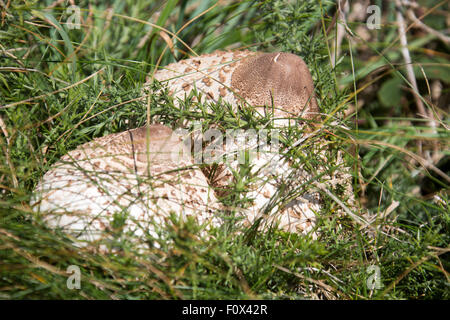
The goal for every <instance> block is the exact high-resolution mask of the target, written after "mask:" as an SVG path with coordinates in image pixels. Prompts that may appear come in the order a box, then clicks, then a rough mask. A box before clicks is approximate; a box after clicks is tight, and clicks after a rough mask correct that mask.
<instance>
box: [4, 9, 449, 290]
mask: <svg viewBox="0 0 450 320" xmlns="http://www.w3.org/2000/svg"><path fill="white" fill-rule="evenodd" d="M375 2H376V1H375ZM425 2H426V3H424V4H422V5H423V6H425V7H427V8H434V7H435V6H436V5H438V4H439V2H438V1H425ZM53 4H54V5H53ZM377 4H379V5H381V4H382V3H381V1H378V2H377ZM78 5H79V7H80V8H81V15H82V20H81V28H80V29H69V28H68V26H67V24H65V22H66V21H67V19H68V17H69V16H70V13H67V11H66V8H67V7H66V5H65V3H63V2H53V1H16V2H11V3H9V2H8V6H7V7H0V8H1V11H0V12H1V13H2V14H1V15H0V23H1V30H0V50H1V55H0V91H1V93H0V121H1V122H0V129H1V134H0V146H1V149H2V152H1V153H0V159H1V162H0V248H1V250H0V257H1V259H0V298H2V299H37V298H44V299H248V298H262V299H302V298H323V299H449V293H450V290H449V273H448V269H449V266H450V261H449V250H450V248H449V237H450V236H449V235H450V214H449V208H448V200H449V199H448V197H449V194H448V185H449V183H448V180H445V178H444V177H442V175H439V174H437V173H436V172H437V170H435V168H436V167H439V168H442V170H443V171H444V175H447V177H448V166H447V169H445V167H442V166H440V164H439V162H438V161H437V160H436V161H435V159H445V157H448V156H449V152H448V150H449V148H448V145H449V144H448V141H449V137H450V134H449V131H448V125H449V121H448V120H449V119H448V105H449V104H448V97H449V91H448V82H449V79H448V70H449V69H448V66H449V60H450V58H449V56H448V44H445V43H443V42H442V41H440V40H439V39H437V38H436V37H435V36H430V35H423V34H421V33H420V31H417V30H415V29H413V30H412V31H411V32H410V33H408V38H409V41H410V42H409V49H410V51H411V52H412V55H413V61H414V65H415V69H414V71H415V74H416V77H417V81H418V85H419V92H420V93H422V95H421V97H422V98H423V99H424V100H425V102H426V106H427V108H429V109H430V110H431V109H433V110H435V117H436V119H438V120H439V121H438V125H437V126H436V128H435V130H434V131H433V130H431V129H430V127H429V125H428V124H427V121H425V120H423V119H421V118H420V117H418V116H417V111H416V109H415V103H414V98H413V95H412V94H411V91H410V87H409V85H408V81H407V78H406V77H405V75H406V72H405V67H404V63H403V61H402V56H401V51H400V50H401V48H400V45H399V41H398V38H397V32H398V31H397V28H396V26H395V13H394V8H393V7H392V6H390V5H388V4H384V6H383V27H382V29H381V30H375V31H373V32H371V33H370V37H367V36H366V35H365V33H364V32H366V33H367V31H366V29H365V24H364V21H358V20H357V18H355V19H354V20H353V21H348V28H349V29H350V30H352V32H354V34H355V37H354V38H353V39H354V40H352V41H351V42H349V41H348V40H344V41H343V42H342V43H341V50H342V55H341V57H339V58H337V59H336V62H338V63H337V65H336V67H335V68H334V67H333V66H332V64H331V63H334V62H333V60H332V59H331V56H332V51H333V48H334V46H336V45H337V32H338V31H337V27H336V25H335V24H333V16H334V15H335V13H336V7H335V5H334V4H333V3H332V2H330V1H298V2H295V1H293V2H288V3H287V2H285V1H261V2H253V1H242V2H241V1H224V2H220V3H219V4H215V2H213V1H171V0H168V1H144V0H138V1H110V2H108V1H96V2H92V3H90V4H89V3H88V2H87V1H84V2H83V1H81V2H80V3H78ZM49 6H51V9H48V10H47V9H46V8H48V7H49ZM443 6H445V4H444V5H443ZM442 10H444V9H443V7H440V6H437V7H435V9H433V10H432V11H431V13H429V14H428V15H427V17H425V18H424V22H425V23H428V24H430V25H431V26H433V28H435V29H437V30H443V29H444V27H445V19H444V20H442V16H443V14H442V12H441V11H442ZM351 12H353V11H351ZM149 22H150V23H152V24H154V25H156V26H159V27H161V28H163V30H165V31H164V32H165V34H166V35H173V34H176V35H177V37H175V38H171V37H168V36H164V35H162V33H161V32H159V30H160V29H159V28H158V27H156V26H154V25H150V24H149ZM152 26H153V27H152ZM396 38H397V39H396ZM325 39H326V40H327V41H328V42H327V41H325ZM183 42H184V43H186V44H188V45H189V46H190V48H187V47H186V46H184V45H183ZM237 48H250V49H259V50H265V51H271V50H282V51H289V52H293V53H296V54H299V55H300V56H302V57H303V58H304V59H305V61H306V62H307V64H308V66H309V67H310V69H311V72H312V75H313V78H314V82H315V85H316V93H317V96H318V101H319V104H320V109H321V111H322V112H323V113H324V117H323V118H322V121H321V124H322V126H321V127H320V128H319V129H318V130H317V134H316V135H315V136H314V137H312V138H311V139H309V140H308V141H307V142H306V143H305V144H303V145H301V146H300V147H299V148H292V149H291V150H290V151H289V152H288V156H289V157H291V159H293V160H295V161H299V162H301V163H304V164H305V165H306V166H310V167H311V168H314V167H317V166H318V165H319V164H320V163H319V162H320V159H318V157H317V156H316V155H315V151H316V150H317V149H314V148H319V149H320V148H323V149H324V150H325V151H326V152H327V157H328V159H329V163H328V164H327V168H326V169H327V172H334V171H336V170H339V168H337V167H336V166H335V163H334V162H333V159H334V158H335V157H336V152H337V151H338V150H340V151H342V152H343V153H344V155H345V160H346V163H347V165H348V166H349V167H351V168H352V172H353V187H354V190H355V197H356V199H357V202H358V206H357V207H356V208H352V210H355V211H356V213H357V214H358V215H359V216H362V217H364V218H366V219H369V221H370V226H369V227H364V226H361V225H360V224H358V223H357V222H355V220H353V219H352V218H351V217H350V216H349V215H348V214H345V213H344V214H338V211H340V210H341V211H342V208H341V206H340V204H339V203H338V202H337V201H335V200H334V199H332V198H330V197H329V196H326V194H322V196H323V197H324V199H325V201H324V209H323V210H322V212H321V213H320V219H319V223H318V229H320V235H319V237H318V239H317V240H313V239H312V238H311V237H306V236H300V235H297V234H288V233H284V232H280V231H277V230H274V229H271V230H267V232H264V233H263V232H256V231H255V229H254V228H250V229H245V228H243V227H239V226H238V225H237V224H235V223H234V220H233V219H229V221H228V222H227V223H225V224H224V227H223V228H220V229H217V230H213V231H211V238H210V239H209V240H205V239H202V238H201V237H199V236H197V234H198V230H197V228H198V227H197V226H196V225H195V224H191V223H187V224H180V223H179V222H178V221H176V219H174V221H173V223H169V224H168V225H167V226H164V229H165V232H166V237H167V239H166V241H164V242H163V241H161V242H160V248H158V249H156V248H153V249H149V251H147V252H145V253H143V252H139V251H138V250H136V248H134V247H133V245H132V244H131V243H130V242H129V241H126V239H125V240H122V242H120V243H118V244H117V245H118V246H119V247H120V248H121V250H120V254H116V255H112V254H104V253H99V252H95V251H92V250H89V249H86V248H83V249H80V248H78V247H76V246H75V245H74V243H73V241H72V239H70V238H68V237H67V235H65V234H63V233H61V232H59V231H58V230H52V229H49V228H48V227H46V225H45V224H44V223H42V221H41V220H40V219H39V217H38V216H37V214H36V213H35V212H34V211H33V210H32V208H31V207H30V206H29V201H30V199H31V196H32V191H33V189H34V187H35V186H36V184H37V182H38V181H39V179H40V178H41V177H42V176H43V174H44V173H45V172H46V171H47V170H48V169H49V168H50V167H51V165H52V164H54V163H55V162H56V161H58V159H59V158H60V157H61V156H62V155H64V154H65V153H67V152H68V151H70V150H72V149H74V148H75V147H76V146H78V145H80V144H82V143H85V142H88V141H90V140H92V139H93V138H95V137H100V136H104V135H106V134H109V133H113V132H121V131H124V130H127V129H130V128H135V127H138V126H141V125H143V124H145V123H146V121H147V118H150V119H156V118H159V119H160V120H161V121H162V122H164V123H166V124H168V125H172V126H176V124H179V123H182V120H184V119H187V120H191V121H192V120H199V121H201V122H202V126H203V129H206V128H208V127H209V125H210V124H212V123H214V124H218V125H219V127H220V128H223V129H230V128H243V129H245V128H254V129H258V128H261V127H264V126H267V120H268V119H264V118H263V119H256V117H255V114H254V112H253V111H252V110H251V109H243V110H240V111H239V113H238V114H237V116H236V114H234V113H233V112H232V111H231V110H230V108H227V106H226V105H223V104H220V103H219V104H217V105H210V106H209V107H210V108H209V109H208V108H207V106H204V105H196V104H194V103H193V102H192V101H191V100H189V99H188V100H186V101H185V102H183V103H182V108H176V107H175V106H174V105H173V101H171V99H170V97H168V96H167V93H166V92H164V90H162V92H160V93H154V94H152V95H151V97H150V100H151V109H150V114H148V113H147V111H148V110H147V105H146V103H142V101H141V97H142V86H143V84H144V83H145V79H146V76H147V75H148V74H149V73H150V72H152V71H153V70H154V69H155V67H156V66H157V65H161V66H164V65H166V64H168V63H170V62H173V61H176V60H179V59H181V58H183V57H186V54H187V53H189V52H190V53H192V51H194V52H196V53H198V54H202V53H208V52H212V51H214V50H216V49H237ZM427 50H428V51H427ZM159 58H161V59H159ZM439 84H440V85H441V86H442V90H441V94H440V96H438V97H437V98H433V97H432V94H431V90H430V94H428V89H427V88H428V87H429V86H432V85H439ZM155 86H156V88H159V84H155ZM433 88H434V87H433ZM434 91H435V90H434V89H433V92H434ZM153 92H156V90H153ZM211 110H212V111H211ZM333 121H334V122H333ZM336 121H337V122H339V123H342V124H343V125H345V126H347V127H349V128H350V129H349V130H347V129H345V128H343V127H340V126H336V125H335V122H336ZM302 130H303V129H298V128H288V129H286V130H285V131H284V132H283V135H282V138H283V139H282V142H283V144H284V145H285V146H287V147H289V146H292V145H293V143H294V142H295V141H297V140H298V136H299V134H301V132H302ZM324 141H327V143H326V145H324ZM299 151H304V152H306V153H307V155H308V156H305V155H304V154H302V153H301V152H299ZM355 152H356V153H355ZM355 154H356V155H357V156H355ZM428 155H430V156H429V157H428ZM433 156H434V157H433ZM428 163H431V164H433V166H430V165H428ZM433 167H434V168H433ZM442 170H441V171H442ZM236 175H237V178H238V179H237V183H236V184H235V185H233V186H232V191H231V194H230V195H229V196H228V197H227V198H224V199H222V200H223V202H224V203H225V204H227V205H230V206H235V205H237V204H239V205H243V204H245V201H247V200H248V199H246V198H245V196H244V197H243V196H242V190H245V186H246V183H247V182H248V180H249V179H250V178H251V177H249V175H248V170H246V168H245V166H243V167H242V168H241V170H240V172H238V173H236ZM424 181H428V182H429V184H430V185H431V187H430V188H431V189H430V191H428V192H427V194H426V195H422V194H421V192H420V190H421V187H422V189H423V184H424ZM308 187H309V186H308V185H304V186H301V187H300V188H299V190H297V191H298V192H302V191H303V190H305V188H308ZM332 191H333V192H335V193H336V194H337V195H338V198H341V197H340V195H339V190H332ZM281 197H282V198H283V197H284V196H283V195H282V196H281ZM281 200H282V199H281ZM342 200H345V199H342ZM70 265H76V266H79V267H80V269H81V274H82V286H81V289H80V290H70V289H68V288H67V279H68V274H67V273H66V270H67V268H68V266H70ZM370 266H375V270H379V272H380V276H381V279H380V280H381V282H380V285H381V286H380V287H379V288H378V289H377V290H371V289H370V286H368V285H367V283H368V281H370V280H371V279H372V278H373V274H371V272H370V270H371V268H372V267H370ZM372 270H373V268H372ZM371 277H372V278H371Z"/></svg>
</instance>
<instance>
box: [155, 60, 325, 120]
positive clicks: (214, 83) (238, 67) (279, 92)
mask: <svg viewBox="0 0 450 320" xmlns="http://www.w3.org/2000/svg"><path fill="white" fill-rule="evenodd" d="M154 78H155V79H157V80H159V81H162V82H166V81H167V84H168V88H169V93H170V94H172V95H173V96H174V97H175V98H179V99H181V100H183V99H184V97H185V96H187V95H189V93H190V92H191V91H192V90H194V89H196V90H197V91H199V92H201V93H202V94H203V97H204V99H205V100H213V101H218V100H219V99H222V100H224V101H226V102H229V103H230V104H232V105H233V106H235V107H236V106H237V105H238V104H242V102H243V100H244V101H246V102H247V103H249V104H250V105H252V106H255V107H260V106H264V105H265V106H269V107H271V106H272V98H273V102H274V107H275V116H279V117H298V116H300V117H303V118H306V119H312V118H314V116H315V115H317V113H318V107H317V101H316V99H315V97H314V84H313V81H312V78H311V74H310V72H309V70H308V67H307V66H306V64H305V62H304V61H303V60H302V59H301V58H300V57H298V56H296V55H294V54H290V53H261V52H251V51H234V52H224V51H216V52H214V53H211V54H205V55H201V56H199V57H195V58H190V59H186V60H181V61H179V62H177V63H172V64H170V65H168V66H167V67H165V68H164V69H162V70H159V71H157V72H156V73H155V75H154ZM149 80H150V78H149Z"/></svg>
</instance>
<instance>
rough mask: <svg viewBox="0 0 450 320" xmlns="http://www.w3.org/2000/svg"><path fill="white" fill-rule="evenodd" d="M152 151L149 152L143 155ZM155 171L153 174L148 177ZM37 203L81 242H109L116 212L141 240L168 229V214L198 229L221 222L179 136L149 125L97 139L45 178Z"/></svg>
mask: <svg viewBox="0 0 450 320" xmlns="http://www.w3.org/2000/svg"><path fill="white" fill-rule="evenodd" d="M147 149H148V150H149V153H147V152H146V150H147ZM149 174H150V175H149ZM36 195H37V198H36V199H34V200H33V201H32V205H33V206H35V210H39V211H40V212H41V214H42V216H43V219H44V221H46V222H47V223H48V224H49V225H50V226H51V227H55V228H62V229H63V230H64V231H66V232H68V233H70V234H72V235H73V236H75V237H76V238H78V239H80V240H87V241H93V240H99V239H101V238H103V237H106V233H105V231H106V230H110V229H111V226H112V221H113V220H114V216H115V215H116V214H125V215H126V216H127V218H126V222H125V225H124V229H123V230H124V231H126V232H133V233H134V235H135V236H137V237H139V236H142V235H143V234H145V233H147V232H149V233H150V234H152V235H154V236H155V237H156V232H155V225H156V226H161V227H163V226H164V221H166V220H167V218H168V217H169V215H170V214H171V213H175V214H177V215H181V217H187V216H191V217H193V218H194V219H195V220H197V222H198V223H199V224H209V223H212V224H213V225H215V226H219V225H220V224H221V221H219V219H218V218H217V217H216V216H214V215H213V214H212V213H213V212H214V210H217V208H219V207H220V206H219V205H218V202H217V199H216V197H215V195H214V192H213V190H212V189H211V188H210V187H209V185H208V182H207V180H206V178H205V176H204V175H203V173H202V172H201V171H200V170H199V169H194V168H192V161H191V157H190V154H189V153H188V151H187V150H184V145H183V143H182V141H181V138H180V137H179V136H177V135H176V134H174V133H173V132H172V130H171V129H170V128H168V127H165V126H163V125H152V126H149V127H143V128H138V129H134V130H129V131H125V132H122V133H118V134H110V135H108V136H105V137H102V138H98V139H95V140H93V141H91V142H89V143H86V144H84V145H82V146H80V147H78V148H77V149H75V150H73V151H71V152H69V153H68V154H66V155H65V156H63V157H62V158H61V161H60V162H58V163H56V164H55V165H54V166H53V167H52V168H51V169H50V170H49V171H48V172H47V173H46V174H45V175H44V177H43V179H42V181H41V182H40V183H39V185H38V186H37V188H36Z"/></svg>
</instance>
